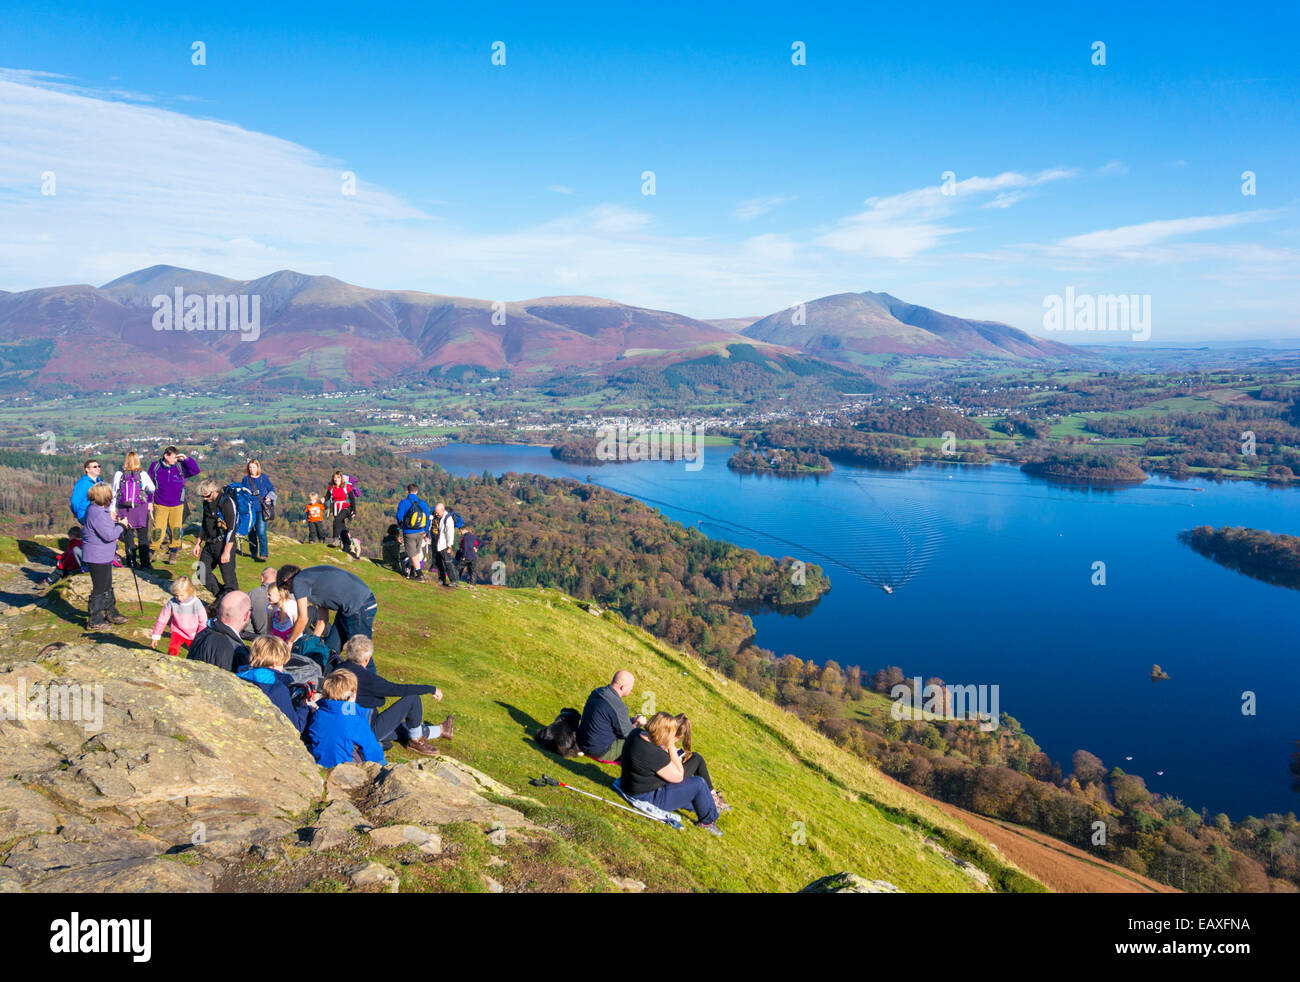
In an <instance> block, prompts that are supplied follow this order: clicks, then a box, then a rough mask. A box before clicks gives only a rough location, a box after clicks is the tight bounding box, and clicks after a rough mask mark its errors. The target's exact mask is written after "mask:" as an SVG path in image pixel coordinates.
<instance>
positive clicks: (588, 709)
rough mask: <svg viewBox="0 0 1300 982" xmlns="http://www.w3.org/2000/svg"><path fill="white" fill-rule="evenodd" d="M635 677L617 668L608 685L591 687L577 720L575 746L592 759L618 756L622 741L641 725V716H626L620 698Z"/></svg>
mask: <svg viewBox="0 0 1300 982" xmlns="http://www.w3.org/2000/svg"><path fill="white" fill-rule="evenodd" d="M635 684H636V679H634V678H633V677H632V673H631V672H629V671H627V670H625V669H619V670H618V671H617V672H615V673H614V678H613V680H612V681H611V682H610V683H609V685H602V686H601V687H600V688H599V689H593V690H592V693H591V695H589V696H588V697H587V704H586V705H585V706H583V707H582V721H581V722H580V723H579V724H578V747H579V748H580V749H581V750H582V752H583V753H584V754H586V755H587V756H588V757H594V758H595V759H596V760H615V761H616V760H618V759H619V757H621V756H622V754H623V744H624V742H625V741H626V740H627V738H628V737H629V736H631V735H632V731H633V730H634V729H636V728H637V727H638V726H645V723H646V719H645V717H644V716H637V718H636V719H629V718H628V712H627V706H626V705H624V703H623V700H624V699H626V698H627V697H628V696H630V695H631V694H632V686H633V685H635Z"/></svg>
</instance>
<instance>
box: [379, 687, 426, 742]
mask: <svg viewBox="0 0 1300 982" xmlns="http://www.w3.org/2000/svg"><path fill="white" fill-rule="evenodd" d="M423 723H424V706H423V705H422V704H421V702H420V697H419V696H402V698H400V699H398V700H397V702H395V703H393V704H392V705H391V706H389V707H388V708H387V709H385V710H384V711H383V712H382V713H377V712H375V711H374V710H373V709H372V710H371V711H370V728H371V729H372V730H374V731H375V739H376V740H378V741H379V742H380V743H384V742H385V741H387V740H392V739H393V738H394V737H396V736H397V735H398V731H399V730H402V731H405V732H406V733H409V732H410V731H411V730H413V729H415V728H416V727H417V726H420V725H422V724H423Z"/></svg>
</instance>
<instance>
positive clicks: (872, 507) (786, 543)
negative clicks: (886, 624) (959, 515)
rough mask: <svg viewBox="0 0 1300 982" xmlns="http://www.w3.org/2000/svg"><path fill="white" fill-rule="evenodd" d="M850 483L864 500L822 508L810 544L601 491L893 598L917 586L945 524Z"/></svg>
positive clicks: (921, 509)
mask: <svg viewBox="0 0 1300 982" xmlns="http://www.w3.org/2000/svg"><path fill="white" fill-rule="evenodd" d="M849 483H851V484H853V485H854V486H855V487H856V488H857V490H858V491H859V492H860V495H855V496H853V499H852V500H851V502H849V503H848V504H849V507H848V508H847V509H843V510H839V509H834V508H831V507H826V508H824V509H821V508H819V512H818V521H817V525H816V527H815V529H813V531H815V532H816V538H815V539H811V537H810V541H796V540H794V539H790V538H785V537H783V536H780V535H776V534H774V533H772V532H770V531H765V530H763V529H758V528H753V527H752V526H749V525H745V524H742V523H740V522H737V521H734V520H733V519H730V518H721V517H719V516H717V515H711V514H709V513H708V512H704V511H700V510H699V509H696V508H687V507H685V506H683V505H680V504H678V503H676V502H672V501H664V500H659V499H656V498H651V497H648V496H646V495H644V494H639V493H632V492H628V491H624V490H623V489H621V488H616V487H612V486H610V485H607V484H604V485H601V486H602V487H604V488H606V489H607V490H609V491H613V492H615V493H616V494H623V495H627V496H628V497H630V498H637V499H639V500H640V501H643V502H645V503H646V504H648V505H655V506H658V507H661V508H671V509H673V510H674V511H677V512H684V513H686V514H688V515H694V516H696V524H697V526H698V527H699V528H700V529H701V530H705V529H709V530H716V531H717V532H720V533H722V537H728V536H732V537H739V538H742V539H743V538H751V537H752V538H754V539H758V540H761V541H764V542H767V543H772V544H774V545H776V546H779V547H780V551H782V552H784V553H785V554H788V555H789V556H791V557H792V558H794V559H803V560H805V561H811V562H816V563H817V564H819V565H821V566H822V567H823V568H825V567H827V566H834V567H836V568H838V569H840V570H843V571H844V572H846V573H849V574H851V575H853V576H856V577H858V578H859V579H861V580H864V581H865V582H867V583H870V584H871V585H872V586H874V587H877V588H878V589H880V590H883V591H884V592H885V593H888V594H892V593H893V592H894V591H895V590H897V589H899V588H900V587H905V586H907V585H908V584H909V583H911V582H912V580H914V579H915V578H916V577H917V576H918V575H920V573H921V572H922V571H923V570H924V569H925V567H926V566H927V565H928V564H929V562H930V559H931V558H932V557H933V555H934V554H935V552H936V551H937V550H938V548H939V546H940V544H941V543H942V540H943V533H942V524H941V522H940V520H939V518H938V517H937V516H936V515H935V514H934V513H933V511H932V510H931V509H930V508H929V507H928V506H926V505H925V504H923V503H922V502H920V501H919V500H914V499H900V500H899V501H897V502H896V503H894V505H893V507H886V505H884V504H883V503H882V502H881V501H880V500H879V499H878V498H877V496H876V495H873V494H872V493H871V492H870V491H869V490H867V488H866V487H865V485H863V484H862V483H861V482H859V481H856V480H852V479H850V480H849ZM900 506H901V511H902V512H903V513H904V514H906V515H907V520H906V521H904V520H903V518H901V517H900V514H899V511H900Z"/></svg>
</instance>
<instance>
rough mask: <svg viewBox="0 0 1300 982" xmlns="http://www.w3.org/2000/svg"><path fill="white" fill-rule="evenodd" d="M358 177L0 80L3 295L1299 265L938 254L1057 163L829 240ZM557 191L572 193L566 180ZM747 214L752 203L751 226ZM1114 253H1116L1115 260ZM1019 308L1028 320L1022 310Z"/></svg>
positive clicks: (1282, 279)
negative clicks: (215, 284) (465, 216)
mask: <svg viewBox="0 0 1300 982" xmlns="http://www.w3.org/2000/svg"><path fill="white" fill-rule="evenodd" d="M353 169H354V167H353V166H350V165H349V164H348V162H346V161H339V160H334V159H331V158H329V157H327V156H324V155H322V154H319V153H317V152H315V151H313V150H311V149H309V148H307V147H303V146H300V145H297V144H294V143H291V142H288V141H286V140H281V139H278V138H276V137H273V136H269V135H266V134H262V133H256V132H251V131H249V130H246V129H243V128H241V127H239V126H236V125H232V124H230V123H227V122H223V121H219V120H211V119H201V118H196V117H193V116H188V115H185V114H183V113H180V112H174V111H170V110H167V109H164V108H162V107H161V106H159V105H157V104H148V103H145V104H140V103H139V102H135V103H133V102H130V101H127V100H126V99H124V98H123V97H120V96H119V97H116V98H114V97H104V96H103V94H102V93H101V94H96V93H93V92H91V91H90V90H89V89H86V88H84V87H82V86H80V85H77V84H74V83H73V82H72V81H71V80H68V79H64V78H62V77H53V76H49V75H42V74H39V73H32V72H7V71H4V70H0V228H3V229H4V234H3V236H0V289H7V290H22V289H28V288H31V287H36V286H53V285H58V284H62V283H73V282H81V283H93V284H99V283H104V282H106V281H108V280H110V279H114V278H116V277H118V276H121V275H122V274H124V273H127V272H130V271H132V270H135V269H139V268H141V267H146V266H151V265H154V264H158V263H170V264H173V265H177V266H185V267H190V268H196V269H202V270H207V271H210V272H213V273H219V274H222V275H226V276H232V277H236V278H253V277H257V276H262V275H265V274H266V273H268V272H271V271H273V270H275V269H280V268H286V267H287V268H292V269H298V270H301V271H303V272H307V273H323V274H329V275H332V276H337V277H339V278H340V279H343V280H346V281H348V282H352V283H358V284H362V285H364V286H370V287H376V288H401V289H416V290H427V291H429V292H433V293H443V294H459V295H462V296H475V297H494V298H495V297H499V298H503V299H510V298H523V297H529V296H543V295H551V294H556V293H585V294H592V295H598V296H605V297H612V298H615V299H618V300H622V301H624V302H628V303H633V304H640V305H643V306H648V307H655V308H659V309H670V310H679V311H681V312H683V313H687V314H691V315H693V316H696V317H723V316H730V315H734V314H737V313H742V314H751V313H760V312H763V311H771V310H777V309H780V308H782V307H785V306H788V305H789V303H790V302H791V300H792V298H796V297H799V298H805V299H806V298H812V297H819V296H825V295H827V294H832V293H842V292H844V291H846V290H861V289H867V288H872V289H884V290H887V291H888V292H891V293H894V294H895V295H898V296H902V297H904V298H906V299H908V300H912V301H914V302H917V303H923V304H927V305H932V306H938V307H940V309H943V308H944V306H945V303H946V304H947V306H948V309H950V310H951V311H952V312H953V313H958V314H971V313H979V312H980V307H981V306H982V307H984V309H985V311H987V312H988V313H989V314H993V313H995V312H996V311H995V309H993V308H997V306H998V304H999V303H1002V302H1005V297H1006V295H1007V290H1006V289H1003V290H1001V291H1000V292H997V288H996V287H993V288H991V291H990V292H991V293H992V295H987V296H986V294H985V293H984V292H981V290H980V289H977V288H976V287H974V286H972V287H971V288H970V289H969V290H967V291H964V292H953V290H955V289H956V288H953V290H950V291H947V292H945V291H944V290H941V289H935V288H934V287H933V284H935V283H943V282H946V281H949V280H952V281H953V282H958V281H963V282H972V283H979V282H985V281H987V280H988V278H989V276H990V275H993V277H994V279H995V280H997V281H1001V280H1003V279H1005V278H1007V277H1011V278H1014V279H1015V280H1016V281H1017V282H1019V283H1024V284H1026V286H1024V287H1023V288H1021V289H1023V291H1024V292H1028V293H1033V292H1034V291H1036V290H1037V291H1039V292H1038V295H1039V297H1040V298H1041V296H1042V291H1041V290H1040V289H1039V287H1040V284H1041V285H1042V286H1043V287H1045V288H1049V289H1048V292H1050V291H1051V290H1054V289H1057V285H1056V280H1057V279H1059V273H1058V270H1060V269H1062V268H1065V267H1066V266H1068V265H1069V264H1074V265H1076V266H1080V267H1082V266H1095V265H1098V264H1101V263H1103V262H1106V261H1111V260H1114V259H1115V258H1116V257H1122V256H1124V255H1126V254H1127V253H1132V254H1134V255H1137V256H1139V258H1140V260H1141V261H1143V262H1147V263H1149V264H1151V265H1148V266H1139V265H1134V267H1133V271H1134V278H1135V279H1138V280H1140V278H1141V277H1142V276H1143V275H1146V274H1148V273H1151V272H1152V271H1153V270H1155V269H1156V268H1157V265H1160V264H1166V265H1169V275H1170V276H1177V275H1179V274H1181V273H1182V269H1181V268H1180V267H1178V266H1177V265H1173V264H1176V263H1178V262H1183V261H1204V263H1205V264H1206V265H1210V264H1213V266H1214V272H1215V273H1216V274H1218V275H1221V276H1231V275H1233V274H1234V273H1238V274H1240V275H1241V276H1244V277H1247V278H1249V277H1250V276H1251V273H1252V270H1253V271H1255V273H1256V275H1257V276H1258V278H1259V280H1260V281H1262V280H1264V279H1266V278H1268V277H1273V278H1275V280H1276V282H1278V283H1280V284H1283V286H1284V287H1288V288H1287V289H1283V288H1281V287H1279V290H1278V293H1279V294H1283V295H1286V296H1292V295H1293V294H1294V290H1293V289H1290V288H1289V280H1288V277H1290V278H1291V280H1293V279H1294V270H1295V269H1296V268H1297V264H1296V257H1295V255H1294V252H1295V250H1288V249H1272V248H1268V247H1266V246H1264V245H1259V244H1249V243H1225V242H1185V241H1177V239H1178V237H1179V236H1180V235H1191V234H1192V233H1193V232H1199V233H1201V234H1203V235H1210V234H1212V233H1215V232H1224V231H1227V230H1229V229H1230V228H1231V227H1233V226H1234V225H1244V224H1246V223H1247V222H1250V221H1256V220H1258V221H1263V220H1264V217H1263V216H1265V215H1266V214H1270V215H1271V214H1274V213H1264V212H1251V213H1245V214H1246V215H1248V216H1253V217H1240V216H1237V217H1234V216H1218V217H1217V218H1208V219H1182V220H1175V221H1173V222H1167V223H1148V224H1147V225H1134V226H1120V227H1116V228H1113V229H1110V230H1105V231H1101V232H1093V233H1086V234H1084V235H1079V236H1071V237H1069V238H1067V239H1062V240H1060V241H1058V242H1056V243H1054V244H1049V245H1029V246H1018V247H1000V246H999V243H997V242H996V241H981V242H979V243H977V244H975V245H977V247H978V248H979V249H982V250H983V251H982V252H976V251H974V250H973V249H972V250H971V251H968V252H962V253H956V252H954V251H952V250H945V251H944V252H942V253H935V252H933V250H935V249H936V247H937V246H940V245H942V244H944V243H945V242H948V241H950V240H951V238H952V237H953V236H954V235H956V234H957V233H959V232H961V231H962V230H963V229H962V216H963V215H965V216H966V217H968V218H974V217H976V216H978V215H979V214H980V212H979V209H981V208H1000V209H1006V208H1009V207H1010V206H1012V205H1014V204H1016V202H1018V201H1021V200H1023V198H1024V197H1026V196H1029V195H1030V194H1032V193H1033V191H1034V189H1036V188H1039V187H1041V186H1043V185H1046V184H1049V183H1052V182H1058V181H1062V180H1065V179H1066V178H1069V177H1071V176H1073V175H1074V174H1075V173H1076V172H1075V171H1072V170H1068V169H1064V168H1056V169H1052V170H1046V171H1042V172H1038V173H1031V174H1025V173H1018V172H1013V171H1008V172H1006V173H1002V174H998V175H995V176H992V177H969V178H967V179H966V180H964V181H961V182H958V183H956V185H955V189H956V194H954V195H952V196H947V195H943V194H941V192H940V188H939V186H938V185H935V186H932V187H925V188H918V189H914V190H911V191H904V192H901V193H898V194H894V195H887V196H882V197H875V198H871V199H869V200H868V201H867V202H866V203H865V205H864V206H863V207H861V208H859V209H858V210H857V212H856V213H855V214H852V215H848V216H846V217H844V218H842V219H841V220H839V221H830V222H828V223H826V224H825V225H823V226H821V227H816V228H812V229H799V228H787V229H784V230H782V231H779V232H773V233H771V234H765V235H758V236H748V237H746V236H736V235H734V234H732V233H727V234H726V237H723V233H716V234H713V233H711V234H708V235H687V234H682V233H680V232H679V231H675V230H674V229H671V228H665V227H664V226H665V225H666V224H667V221H668V219H667V218H665V217H662V216H663V212H661V211H660V209H659V208H657V207H651V206H650V205H649V204H644V205H642V206H641V207H629V206H627V205H623V204H616V203H604V204H598V205H596V206H595V207H587V208H575V209H574V210H573V211H571V212H568V213H566V214H562V215H561V216H560V217H557V218H554V219H551V220H549V221H542V222H532V223H529V222H524V221H520V222H518V223H516V224H515V225H506V224H504V223H498V224H495V225H465V226H462V225H457V224H454V223H452V222H449V221H446V220H444V219H441V218H439V217H436V216H435V215H434V214H431V213H430V212H429V211H427V210H426V209H429V208H432V207H435V206H436V205H437V204H438V203H439V202H440V201H441V200H450V201H455V200H457V199H458V195H457V194H456V193H455V191H456V189H455V188H429V189H425V193H424V194H423V195H422V197H421V198H420V199H419V201H418V203H415V202H412V201H411V200H408V199H405V198H403V197H402V196H400V195H398V194H394V193H391V192H390V191H388V190H386V189H384V188H381V187H378V186H376V185H374V184H372V183H369V182H367V180H366V174H365V173H364V172H361V173H358V178H359V182H360V183H359V186H358V193H357V195H356V196H355V197H348V196H346V195H343V194H342V193H341V183H342V179H341V173H342V172H343V171H347V170H353ZM45 171H53V172H54V173H55V175H56V180H57V188H58V193H57V194H56V195H54V196H52V197H47V196H44V195H42V194H41V175H42V173H43V172H45ZM551 187H552V189H553V190H554V193H557V194H563V193H565V192H564V191H563V190H558V189H561V188H563V187H564V186H563V185H552V186H551ZM777 197H778V196H768V197H767V198H756V199H752V200H751V202H741V203H740V204H739V205H737V206H736V208H737V217H738V218H740V217H741V216H742V214H750V213H753V212H755V209H760V208H763V207H767V206H770V207H771V208H775V207H778V205H777V204H776V203H775V199H776V198H777ZM1044 197H1045V196H1044ZM561 200H563V199H561ZM638 200H639V199H638ZM574 203H575V204H576V202H574ZM755 203H756V204H755ZM745 205H751V206H752V207H750V208H748V209H745V210H744V211H742V210H741V209H743V208H744V206H745ZM791 211H793V209H791ZM985 214H987V213H985ZM1197 222H1201V223H1211V224H1201V225H1196V224H1195V223H1197ZM1216 222H1217V223H1219V224H1217V225H1215V224H1214V223H1216ZM1108 237H1109V238H1108ZM1117 244H1119V245H1124V246H1125V248H1124V249H1122V250H1121V251H1120V252H1119V253H1109V252H1107V251H1106V250H1107V249H1109V248H1111V247H1114V246H1116V245H1117ZM991 259H992V260H996V265H994V263H992V262H990V261H989V260H991ZM990 271H993V272H992V274H990ZM1042 281H1046V282H1045V283H1044V282H1042ZM1188 289H1189V291H1190V290H1191V289H1192V288H1191V287H1190V286H1189V287H1188ZM1011 292H1012V293H1013V294H1015V293H1016V292H1017V291H1016V290H1015V289H1012V290H1011ZM1189 295H1192V294H1191V293H1190V292H1189ZM1035 303H1037V301H1035ZM1026 309H1027V310H1028V311H1029V314H1027V315H1026V316H1027V317H1030V315H1033V314H1034V311H1033V305H1028V306H1027V307H1026ZM1288 309H1290V308H1288ZM1037 316H1038V317H1041V311H1039V312H1038V315H1037ZM1035 323H1036V321H1034V320H1033V319H1032V317H1031V319H1028V320H1023V321H1022V322H1021V323H1020V326H1022V327H1026V328H1028V329H1030V330H1035V329H1036V328H1035Z"/></svg>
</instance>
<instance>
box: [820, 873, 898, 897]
mask: <svg viewBox="0 0 1300 982" xmlns="http://www.w3.org/2000/svg"><path fill="white" fill-rule="evenodd" d="M799 892H800V893H904V892H906V891H904V890H901V889H899V888H898V887H896V886H894V884H892V883H890V882H889V881H888V880H868V879H867V878H866V877H864V876H858V874H857V873H832V874H831V875H830V876H823V877H822V878H821V879H819V880H813V882H812V883H809V884H808V885H807V886H806V887H804V888H803V889H802V890H800V891H799Z"/></svg>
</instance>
